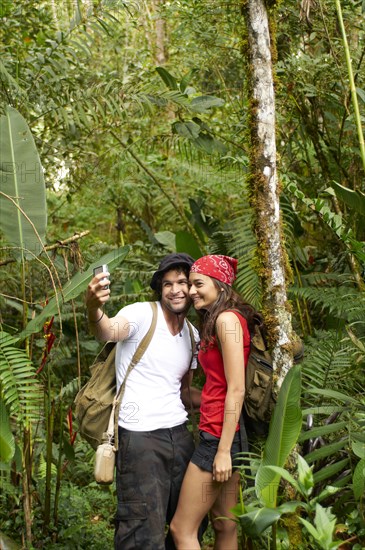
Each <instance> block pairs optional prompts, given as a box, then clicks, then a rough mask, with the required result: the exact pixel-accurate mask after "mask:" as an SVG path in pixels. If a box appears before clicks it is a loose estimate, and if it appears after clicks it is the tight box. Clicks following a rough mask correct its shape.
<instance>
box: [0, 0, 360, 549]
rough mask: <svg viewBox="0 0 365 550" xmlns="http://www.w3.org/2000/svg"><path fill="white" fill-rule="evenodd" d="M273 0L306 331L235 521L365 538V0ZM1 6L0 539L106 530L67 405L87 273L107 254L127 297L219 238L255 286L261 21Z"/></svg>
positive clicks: (102, 541) (343, 539)
mask: <svg viewBox="0 0 365 550" xmlns="http://www.w3.org/2000/svg"><path fill="white" fill-rule="evenodd" d="M299 4H300V5H299ZM266 6H267V9H268V10H269V15H270V21H271V38H272V44H271V50H272V55H273V63H274V72H275V102H276V123H277V125H276V135H277V149H278V155H277V157H278V170H279V175H280V180H281V186H282V193H281V204H280V208H281V216H282V221H283V238H284V239H285V248H286V251H287V254H288V258H289V261H288V265H287V266H286V267H287V283H288V296H289V298H290V300H291V307H292V322H293V326H294V328H295V330H296V332H297V333H298V334H299V335H300V336H301V338H302V339H303V340H304V341H305V350H306V352H305V358H304V361H303V363H302V365H301V366H300V367H298V368H297V367H294V369H291V370H290V371H289V374H290V376H289V375H288V377H287V378H286V379H285V381H284V384H283V386H282V389H281V391H280V394H279V402H280V403H281V404H280V407H278V408H277V412H276V415H275V417H274V418H273V420H272V425H271V428H270V435H269V437H268V438H267V441H266V443H265V446H264V448H263V450H262V451H261V450H260V449H261V448H260V446H259V443H258V442H257V441H253V442H252V449H251V453H250V454H248V455H247V456H245V457H242V460H243V462H242V464H243V466H242V472H243V479H244V483H243V493H242V502H241V504H240V506H239V507H238V508H237V510H236V513H237V521H238V522H239V524H240V525H241V529H242V540H244V541H245V544H246V545H247V547H251V548H260V549H262V548H272V547H274V548H275V547H276V548H282V549H284V548H298V549H300V548H303V549H306V548H336V547H338V546H339V545H340V544H341V543H342V544H343V548H354V549H355V550H360V549H361V548H362V547H364V546H365V522H364V517H363V510H364V489H365V479H364V464H365V455H364V443H365V436H364V415H365V409H364V407H365V398H364V384H363V375H364V363H365V298H364V270H365V247H364V239H365V177H364V176H365V159H364V155H363V141H362V142H361V137H362V136H361V126H362V127H363V125H364V117H365V112H364V102H365V81H364V78H365V71H364V66H363V65H364V52H365V43H364V38H365V36H364V28H365V27H364V17H365V15H364V5H363V2H362V1H361V0H342V1H341V2H339V1H336V2H331V1H329V0H321V1H320V2H312V1H309V0H308V1H304V0H303V1H302V2H300V3H298V2H296V1H294V0H289V1H287V2H266ZM0 16H1V27H0V29H1V30H0V33H1V38H2V42H3V44H4V46H5V47H4V53H3V56H2V59H1V61H0V98H1V112H0V115H1V119H0V142H1V151H2V156H1V164H0V169H1V180H0V208H1V219H0V231H1V233H0V250H1V255H0V267H1V269H0V281H1V293H0V304H1V319H0V321H1V327H0V328H1V332H0V416H1V425H2V430H1V434H0V476H1V487H2V492H1V495H0V503H1V505H0V510H1V511H0V518H1V533H0V540H1V544H2V545H5V544H8V545H10V542H9V539H8V538H7V537H10V536H11V537H12V538H13V539H14V540H15V541H16V543H17V544H18V545H19V546H23V547H29V548H30V547H32V545H33V547H37V548H49V549H51V548H53V547H62V548H64V549H65V548H70V549H71V548H75V547H76V546H75V544H76V541H77V544H79V545H81V544H82V546H78V547H80V548H81V547H82V548H94V549H98V548H99V547H100V548H105V545H107V544H109V545H111V544H112V542H111V541H112V537H113V525H112V518H113V512H114V504H115V502H114V500H115V493H114V488H113V487H111V488H107V489H105V488H104V489H103V488H100V487H97V486H96V485H95V483H94V482H93V481H92V475H91V474H92V460H93V451H92V450H91V449H90V448H89V447H88V445H87V444H86V443H85V442H83V441H82V440H81V439H80V438H79V436H78V435H77V426H76V425H75V424H74V422H73V416H72V403H73V399H74V396H75V394H76V392H77V389H78V388H79V387H80V385H81V383H82V382H83V381H84V379H85V378H86V377H87V374H88V366H89V365H90V363H91V361H92V358H93V357H94V355H95V354H96V352H97V350H98V344H97V343H96V342H95V341H94V339H93V338H91V337H90V335H89V334H88V332H87V326H86V323H85V321H84V306H83V299H82V293H83V291H84V289H85V288H86V285H87V281H88V280H89V276H90V273H91V270H92V267H93V266H94V265H96V264H97V263H108V264H109V266H110V267H111V270H112V280H113V287H112V299H111V301H110V303H109V304H108V310H110V311H115V310H116V309H117V308H119V307H120V304H124V303H127V302H132V301H134V300H136V299H142V300H144V299H148V298H149V297H150V292H149V279H150V275H151V272H152V270H153V268H154V266H155V265H156V263H157V261H158V259H159V258H160V257H161V256H162V255H164V254H165V253H166V252H169V251H174V250H177V251H185V252H188V253H191V254H192V255H193V256H194V257H197V256H199V255H200V254H204V253H207V252H212V253H214V252H218V253H224V254H225V253H227V254H230V255H233V256H236V257H237V258H238V259H239V277H238V279H237V282H236V286H237V289H238V290H239V291H240V292H241V293H242V294H243V295H244V296H245V297H246V298H247V300H248V301H250V302H252V303H253V304H254V305H255V306H256V307H258V308H259V307H261V305H262V277H265V266H262V265H261V264H260V260H259V256H258V255H257V253H256V235H255V231H254V229H253V228H254V227H255V226H253V225H252V216H253V214H254V213H255V212H257V210H258V209H259V208H260V205H258V204H255V201H254V200H253V195H254V193H253V189H252V185H253V183H252V178H251V177H250V166H249V158H250V146H251V145H250V142H249V136H248V131H247V128H248V121H249V120H250V117H251V115H252V113H251V112H250V108H252V106H251V107H249V101H248V89H247V85H246V84H247V81H248V71H249V67H247V55H246V51H247V32H246V28H245V22H244V19H243V16H242V13H241V3H240V2H234V1H233V2H231V3H228V4H227V3H221V2H217V1H216V0H210V1H209V2H199V1H198V0H189V1H188V0H181V1H180V2H166V1H163V0H154V1H153V2H143V1H141V2H137V1H136V2H124V1H122V0H120V1H118V0H115V1H114V0H104V1H102V0H84V1H82V2H81V1H80V2H68V1H66V2H60V3H58V2H54V1H46V0H44V1H43V0H36V1H34V2H30V3H29V2H28V3H26V2H24V1H23V0H16V1H11V2H10V1H6V0H5V1H3V2H2V4H1V6H0ZM354 96H355V98H354ZM355 99H356V100H357V101H355ZM356 103H357V109H356V107H355V105H356ZM289 264H290V265H289ZM299 371H300V372H301V375H299ZM288 388H289V389H290V391H289V389H288ZM299 400H300V404H301V413H302V414H301V417H300V418H299V417H298V414H297V413H298V404H299ZM298 418H299V421H298ZM278 438H279V441H280V446H277V441H278ZM293 449H294V450H295V452H293ZM272 483H273V484H274V485H273V487H274V488H275V490H274V491H271V489H272V488H273V487H272V486H271V484H272ZM5 541H6V542H5ZM80 541H82V542H80ZM206 542H207V544H208V543H209V540H208V536H207V537H206ZM345 544H346V545H345ZM250 545H251V546H250ZM9 547H10V546H9Z"/></svg>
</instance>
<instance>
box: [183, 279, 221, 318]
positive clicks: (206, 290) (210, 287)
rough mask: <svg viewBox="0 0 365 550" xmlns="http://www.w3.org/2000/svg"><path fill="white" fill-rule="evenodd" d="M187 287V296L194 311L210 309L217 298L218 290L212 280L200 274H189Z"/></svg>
mask: <svg viewBox="0 0 365 550" xmlns="http://www.w3.org/2000/svg"><path fill="white" fill-rule="evenodd" d="M189 286H190V289H189V294H190V297H191V299H192V301H193V305H194V307H195V309H207V310H209V309H211V307H212V306H213V305H214V304H215V302H216V301H217V298H218V296H219V290H218V288H217V287H216V286H215V284H214V282H213V280H212V278H211V277H208V275H201V274H200V273H190V275H189Z"/></svg>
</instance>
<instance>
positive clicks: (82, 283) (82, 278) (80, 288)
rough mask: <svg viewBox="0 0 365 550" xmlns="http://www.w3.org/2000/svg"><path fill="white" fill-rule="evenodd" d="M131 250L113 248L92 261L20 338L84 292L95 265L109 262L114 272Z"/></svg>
mask: <svg viewBox="0 0 365 550" xmlns="http://www.w3.org/2000/svg"><path fill="white" fill-rule="evenodd" d="M129 251H130V247H129V246H123V247H122V248H118V249H117V250H113V251H112V252H109V253H108V254H105V256H103V257H102V258H100V259H99V260H97V261H95V262H94V263H92V264H91V265H90V266H89V267H88V269H87V270H86V271H83V272H82V273H81V272H80V273H77V274H76V275H75V276H74V277H72V279H71V280H70V281H69V282H68V283H66V285H65V286H64V287H63V289H62V290H60V291H59V292H56V294H55V295H54V296H53V297H52V298H51V299H50V300H49V302H48V304H47V305H46V307H45V308H44V309H43V310H42V313H40V314H39V315H38V316H37V317H35V318H34V319H32V320H31V321H30V322H29V323H28V324H27V326H26V327H25V329H24V330H23V331H22V332H21V333H20V335H19V338H20V339H21V340H23V339H24V338H26V337H28V336H29V335H30V334H33V333H34V332H38V331H39V330H41V329H42V328H43V325H44V323H45V322H46V321H47V319H49V318H50V317H52V316H53V315H56V314H57V313H58V312H59V311H60V310H61V308H62V304H64V303H66V302H68V301H70V300H73V299H74V298H76V297H77V296H79V295H80V294H81V292H84V291H85V290H86V287H87V285H88V284H89V282H90V279H91V278H92V275H93V269H94V268H95V267H98V266H99V265H102V264H108V269H109V272H110V273H112V271H113V269H114V268H115V267H117V266H118V265H119V264H120V263H121V262H122V261H123V260H124V259H125V258H126V256H127V254H128V253H129Z"/></svg>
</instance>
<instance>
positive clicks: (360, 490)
mask: <svg viewBox="0 0 365 550" xmlns="http://www.w3.org/2000/svg"><path fill="white" fill-rule="evenodd" d="M352 490H353V492H354V496H355V498H356V500H360V499H361V498H363V496H364V493H365V459H364V458H362V459H361V460H360V462H358V463H357V465H356V468H355V471H354V475H353V477H352Z"/></svg>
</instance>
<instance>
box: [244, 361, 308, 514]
mask: <svg viewBox="0 0 365 550" xmlns="http://www.w3.org/2000/svg"><path fill="white" fill-rule="evenodd" d="M300 393H301V366H300V365H294V366H293V367H292V368H291V369H290V370H289V372H288V374H287V375H286V377H285V379H284V382H283V385H282V387H281V389H280V391H279V395H278V400H277V403H276V406H275V410H274V414H273V417H272V419H271V423H270V429H269V435H268V436H267V440H266V443H265V447H264V452H263V457H262V461H261V463H260V466H259V468H258V471H257V474H256V483H255V486H256V493H257V496H258V498H259V499H260V501H261V503H262V504H263V505H264V506H265V507H267V508H275V507H276V499H277V492H278V487H279V481H280V476H279V475H278V474H277V473H275V472H273V471H270V470H269V469H268V468H264V467H265V466H279V467H281V468H282V467H283V466H284V464H285V462H286V460H287V458H288V456H289V453H290V452H291V450H292V449H293V447H294V445H295V444H296V442H297V440H298V437H299V434H300V430H301V426H302V411H301V408H300Z"/></svg>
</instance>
